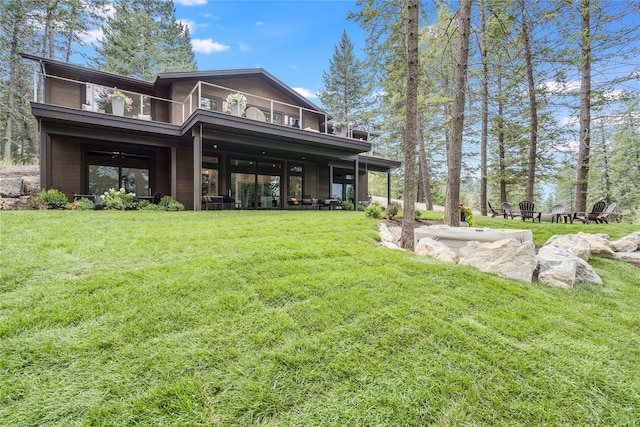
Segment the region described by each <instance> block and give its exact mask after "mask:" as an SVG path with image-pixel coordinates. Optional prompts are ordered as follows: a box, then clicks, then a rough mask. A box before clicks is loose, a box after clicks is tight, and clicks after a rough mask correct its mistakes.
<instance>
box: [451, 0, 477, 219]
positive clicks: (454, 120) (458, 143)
mask: <svg viewBox="0 0 640 427" xmlns="http://www.w3.org/2000/svg"><path fill="white" fill-rule="evenodd" d="M459 3H460V10H459V11H458V49H457V50H458V51H457V53H456V68H455V74H454V81H453V100H452V102H451V132H450V135H451V136H450V138H449V149H448V150H447V167H448V173H447V193H446V200H445V207H444V223H445V224H447V225H449V226H455V227H457V226H459V225H460V212H459V210H458V203H460V172H461V169H462V131H463V129H464V100H465V79H466V76H467V66H468V60H469V35H470V32H471V5H472V3H473V0H460V2H459Z"/></svg>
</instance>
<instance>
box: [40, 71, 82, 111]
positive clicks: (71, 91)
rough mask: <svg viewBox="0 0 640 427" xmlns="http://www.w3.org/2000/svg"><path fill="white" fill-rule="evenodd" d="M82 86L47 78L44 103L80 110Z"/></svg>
mask: <svg viewBox="0 0 640 427" xmlns="http://www.w3.org/2000/svg"><path fill="white" fill-rule="evenodd" d="M82 87H83V85H80V84H78V83H74V82H69V81H65V80H60V79H54V78H47V90H46V92H45V93H46V95H45V102H47V103H49V104H54V105H60V106H62V107H70V108H80V106H81V105H82V100H81V90H82Z"/></svg>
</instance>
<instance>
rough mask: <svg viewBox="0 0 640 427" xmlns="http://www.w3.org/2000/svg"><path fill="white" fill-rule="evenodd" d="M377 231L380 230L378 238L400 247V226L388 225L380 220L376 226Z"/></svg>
mask: <svg viewBox="0 0 640 427" xmlns="http://www.w3.org/2000/svg"><path fill="white" fill-rule="evenodd" d="M378 231H379V232H380V240H382V241H383V242H386V243H391V244H393V245H395V246H397V247H400V237H401V236H402V227H401V226H399V225H398V226H396V225H391V226H388V225H387V224H386V223H384V222H381V223H380V225H379V226H378Z"/></svg>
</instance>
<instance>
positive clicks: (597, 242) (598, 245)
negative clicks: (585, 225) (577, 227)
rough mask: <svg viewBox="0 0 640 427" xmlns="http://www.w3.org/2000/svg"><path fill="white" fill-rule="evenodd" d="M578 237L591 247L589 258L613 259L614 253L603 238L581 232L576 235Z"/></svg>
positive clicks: (609, 244)
mask: <svg viewBox="0 0 640 427" xmlns="http://www.w3.org/2000/svg"><path fill="white" fill-rule="evenodd" d="M578 236H579V237H582V238H583V239H585V240H586V241H588V242H589V244H590V245H591V251H590V255H589V256H590V257H593V256H597V257H601V258H615V256H616V253H615V252H614V251H613V248H612V247H611V242H610V241H609V240H607V239H605V238H604V237H602V236H596V235H595V234H590V233H583V232H582V231H581V232H579V233H578Z"/></svg>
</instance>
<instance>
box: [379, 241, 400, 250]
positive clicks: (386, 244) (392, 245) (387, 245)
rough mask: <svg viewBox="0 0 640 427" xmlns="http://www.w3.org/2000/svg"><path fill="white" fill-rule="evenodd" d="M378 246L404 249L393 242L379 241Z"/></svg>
mask: <svg viewBox="0 0 640 427" xmlns="http://www.w3.org/2000/svg"><path fill="white" fill-rule="evenodd" d="M380 246H384V247H385V248H388V249H395V250H399V251H403V250H404V249H402V248H401V247H400V246H398V245H395V244H393V243H391V242H380Z"/></svg>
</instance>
